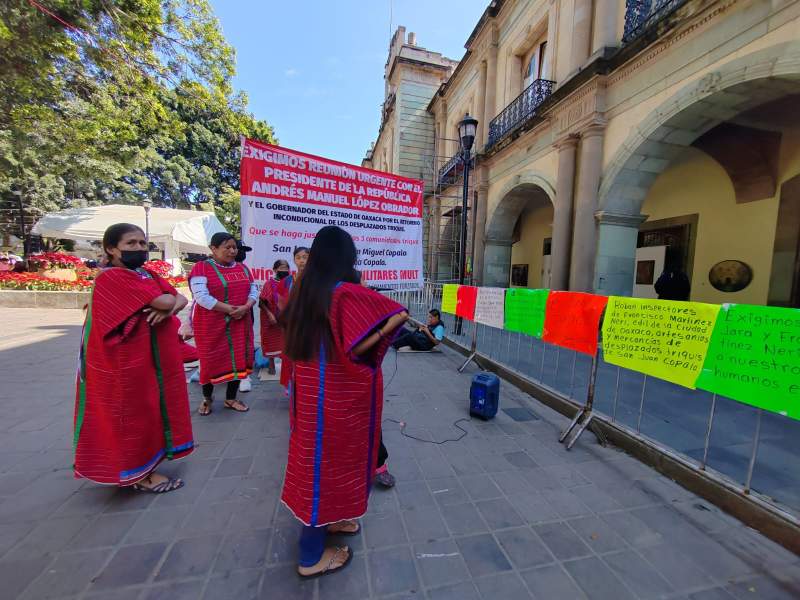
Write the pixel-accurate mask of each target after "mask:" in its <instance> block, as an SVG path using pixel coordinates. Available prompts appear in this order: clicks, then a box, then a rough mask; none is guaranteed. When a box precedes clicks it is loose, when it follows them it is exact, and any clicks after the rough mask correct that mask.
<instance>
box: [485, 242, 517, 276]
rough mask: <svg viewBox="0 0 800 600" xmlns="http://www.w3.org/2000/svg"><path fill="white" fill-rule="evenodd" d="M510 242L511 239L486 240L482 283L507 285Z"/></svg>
mask: <svg viewBox="0 0 800 600" xmlns="http://www.w3.org/2000/svg"><path fill="white" fill-rule="evenodd" d="M512 244H513V242H512V241H511V240H490V239H487V240H486V243H485V248H486V249H485V251H484V262H483V283H482V285H485V286H490V287H508V286H509V282H510V279H511V245H512Z"/></svg>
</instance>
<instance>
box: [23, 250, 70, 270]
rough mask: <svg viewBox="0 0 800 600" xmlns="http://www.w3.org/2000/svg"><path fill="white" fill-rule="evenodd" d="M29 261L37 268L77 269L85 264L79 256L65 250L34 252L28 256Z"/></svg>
mask: <svg viewBox="0 0 800 600" xmlns="http://www.w3.org/2000/svg"><path fill="white" fill-rule="evenodd" d="M28 263H29V264H30V265H31V266H33V267H35V268H37V269H77V268H78V267H80V266H82V265H83V261H82V260H81V259H80V258H78V257H77V256H72V255H71V254H65V253H63V252H43V253H42V254H32V255H30V256H29V257H28Z"/></svg>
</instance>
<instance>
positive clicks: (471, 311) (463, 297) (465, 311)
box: [456, 285, 478, 321]
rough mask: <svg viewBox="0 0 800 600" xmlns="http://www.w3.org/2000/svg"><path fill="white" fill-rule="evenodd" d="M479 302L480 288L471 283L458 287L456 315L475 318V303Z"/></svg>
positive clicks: (471, 319) (470, 318) (472, 319)
mask: <svg viewBox="0 0 800 600" xmlns="http://www.w3.org/2000/svg"><path fill="white" fill-rule="evenodd" d="M477 302H478V288H476V287H474V286H471V285H461V286H459V287H458V295H457V296H456V316H457V317H463V318H464V319H469V320H470V321H474V320H475V304H476V303H477Z"/></svg>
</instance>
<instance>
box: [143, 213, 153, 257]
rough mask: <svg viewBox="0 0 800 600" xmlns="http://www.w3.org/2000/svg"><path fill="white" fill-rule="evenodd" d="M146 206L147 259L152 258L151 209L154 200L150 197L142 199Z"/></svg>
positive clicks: (145, 235) (145, 234)
mask: <svg viewBox="0 0 800 600" xmlns="http://www.w3.org/2000/svg"><path fill="white" fill-rule="evenodd" d="M142 206H143V207H144V241H145V243H146V244H147V259H148V260H150V209H151V208H153V201H152V200H150V199H149V198H147V199H145V200H143V201H142Z"/></svg>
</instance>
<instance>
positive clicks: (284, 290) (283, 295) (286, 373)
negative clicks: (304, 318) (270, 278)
mask: <svg viewBox="0 0 800 600" xmlns="http://www.w3.org/2000/svg"><path fill="white" fill-rule="evenodd" d="M295 277H296V276H295V275H289V276H288V277H284V278H283V279H281V280H280V281H279V282H278V290H277V291H278V309H279V310H283V309H284V308H286V303H287V302H289V293H290V292H291V291H292V284H293V283H294V278H295ZM282 350H283V345H281V385H282V386H283V387H285V388H288V387H289V380H290V379H291V377H292V361H291V360H290V359H289V357H287V356H286V355H285V354H284V353H283V351H282Z"/></svg>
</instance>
